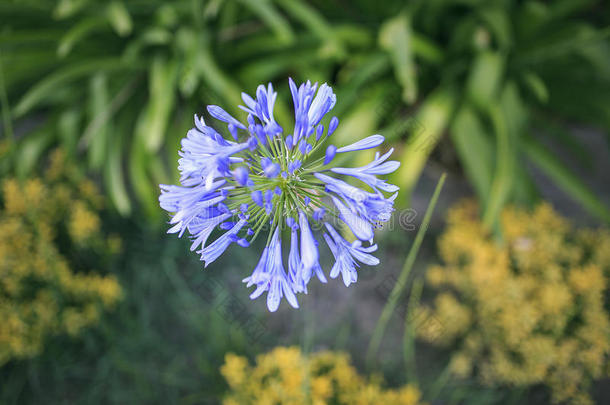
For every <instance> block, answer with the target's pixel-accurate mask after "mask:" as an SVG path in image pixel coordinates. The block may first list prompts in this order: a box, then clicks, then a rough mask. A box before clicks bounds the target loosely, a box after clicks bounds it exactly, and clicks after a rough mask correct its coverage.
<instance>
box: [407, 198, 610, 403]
mask: <svg viewBox="0 0 610 405" xmlns="http://www.w3.org/2000/svg"><path fill="white" fill-rule="evenodd" d="M477 214H478V209H477V207H476V205H475V204H474V203H473V202H471V201H467V202H462V203H460V204H458V205H457V206H456V207H455V208H453V209H452V210H451V211H450V213H449V214H448V219H447V224H448V225H447V229H446V231H445V232H444V234H443V235H442V236H441V237H440V238H439V253H440V256H441V258H442V260H443V264H442V265H435V266H432V267H431V268H430V269H429V272H428V275H427V278H428V280H429V281H430V283H431V284H432V285H433V286H435V287H441V286H444V285H447V286H450V287H452V290H451V291H452V292H451V293H449V292H442V293H440V294H439V295H438V296H437V299H436V300H435V301H434V307H433V308H427V307H423V308H420V309H419V311H420V312H422V313H425V314H426V316H427V317H428V318H429V319H437V320H438V321H439V322H440V323H441V324H442V333H441V334H440V335H437V336H433V335H431V334H430V333H429V332H428V331H426V330H425V329H423V328H417V329H416V332H417V333H418V335H419V337H420V338H422V339H424V340H428V341H430V342H432V343H435V344H439V345H441V344H442V345H445V346H447V345H451V347H452V349H453V350H454V352H453V353H454V354H453V356H452V359H451V367H450V368H451V370H452V372H453V373H454V374H456V375H457V376H460V377H469V376H470V375H471V374H472V373H477V375H478V377H479V378H480V379H481V380H482V381H483V382H485V383H489V384H508V385H515V384H516V385H523V386H527V385H533V384H538V383H542V384H545V385H547V386H548V387H549V388H550V390H551V395H552V398H553V401H554V402H564V401H567V402H572V403H587V402H589V401H590V399H589V397H588V395H587V392H586V390H587V387H588V384H589V382H590V381H591V380H592V379H596V378H601V377H603V376H604V374H607V372H608V368H609V366H608V361H607V360H606V359H607V358H608V357H609V356H610V319H609V316H608V313H607V312H606V310H605V307H604V299H605V298H604V296H605V295H606V294H607V277H609V276H610V254H609V253H608V251H610V232H608V230H606V229H602V230H595V231H592V230H574V229H572V227H571V225H570V224H569V222H568V221H567V220H565V219H564V218H561V217H560V216H559V215H557V214H556V213H555V212H554V211H553V209H552V208H551V206H550V205H548V204H541V205H539V206H538V207H536V208H535V209H534V210H533V211H531V212H528V211H525V210H523V209H519V208H507V209H505V210H504V212H503V213H502V216H501V218H502V221H501V223H502V227H501V229H502V238H501V239H502V240H501V241H500V242H498V241H497V239H496V238H494V237H493V236H492V235H489V234H488V232H487V231H486V230H485V228H484V227H483V225H482V224H481V223H480V221H479V220H478V219H477ZM473 365H476V366H477V367H476V368H475V367H473Z"/></svg>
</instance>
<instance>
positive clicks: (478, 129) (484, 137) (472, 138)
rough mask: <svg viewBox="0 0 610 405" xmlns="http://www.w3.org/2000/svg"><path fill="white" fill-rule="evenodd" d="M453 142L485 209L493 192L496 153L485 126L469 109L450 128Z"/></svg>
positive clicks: (456, 117)
mask: <svg viewBox="0 0 610 405" xmlns="http://www.w3.org/2000/svg"><path fill="white" fill-rule="evenodd" d="M451 139H452V141H453V143H454V144H455V148H456V151H457V153H458V156H459V158H460V162H461V163H462V166H463V167H464V171H465V172H466V176H467V177H468V179H469V180H470V182H471V183H472V185H473V186H474V189H475V191H476V193H477V195H478V196H479V199H480V200H481V201H482V202H483V205H485V204H486V202H487V200H488V198H489V192H490V188H491V180H492V177H491V175H492V172H493V162H494V153H495V151H494V150H493V144H492V141H491V139H490V138H489V134H488V132H487V131H486V129H485V128H484V126H483V123H482V122H481V120H480V119H479V117H478V115H477V114H476V113H475V111H474V110H473V109H472V108H471V107H469V106H468V105H464V106H462V108H460V110H459V111H458V113H457V114H456V116H455V118H454V120H453V122H452V124H451Z"/></svg>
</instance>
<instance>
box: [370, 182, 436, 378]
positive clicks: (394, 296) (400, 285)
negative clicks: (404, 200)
mask: <svg viewBox="0 0 610 405" xmlns="http://www.w3.org/2000/svg"><path fill="white" fill-rule="evenodd" d="M446 177H447V175H446V174H444V173H443V175H442V176H441V178H440V180H439V181H438V183H437V184H436V188H435V189H434V194H432V198H431V199H430V204H428V208H427V209H426V214H425V215H424V220H423V221H422V224H421V226H420V227H419V229H418V230H417V235H415V240H414V241H413V245H412V246H411V249H410V250H409V253H408V254H407V258H406V260H405V263H404V265H403V267H402V270H401V272H400V275H399V276H398V280H397V281H396V284H395V285H394V288H393V289H392V293H391V294H390V296H389V298H388V300H387V302H386V304H385V306H384V307H383V310H382V311H381V316H380V317H379V319H378V320H377V325H375V329H374V331H373V335H372V337H371V340H370V342H369V347H368V349H367V352H366V364H367V367H368V368H371V366H372V365H373V359H374V357H375V355H376V354H377V351H378V349H379V345H380V344H381V339H382V338H383V335H384V333H385V330H386V328H387V326H388V322H389V321H390V318H391V317H392V314H393V313H394V309H396V305H397V304H398V300H399V299H400V297H401V296H402V294H403V292H404V290H405V288H406V286H407V280H408V278H409V275H410V274H411V269H412V268H413V264H414V263H415V259H416V258H417V252H418V251H419V248H420V247H421V244H422V241H423V240H424V236H425V235H426V231H427V230H428V225H429V224H430V219H431V218H432V213H433V212H434V207H436V202H437V201H438V196H439V195H440V193H441V190H442V189H443V185H444V184H445V178H446Z"/></svg>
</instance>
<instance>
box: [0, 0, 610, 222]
mask: <svg viewBox="0 0 610 405" xmlns="http://www.w3.org/2000/svg"><path fill="white" fill-rule="evenodd" d="M602 8H603V5H602V3H601V2H597V1H590V0H559V1H554V2H542V1H509V0H503V1H491V2H490V1H484V0H435V1H422V0H414V1H409V2H406V4H405V3H404V2H402V1H395V0H390V1H385V2H383V3H382V5H381V4H380V3H378V2H371V1H365V0H356V1H351V2H343V1H321V0H316V1H311V2H305V1H303V0H249V1H246V0H210V1H203V0H183V1H173V2H165V1H159V0H151V1H141V0H124V1H120V0H112V1H95V2H94V1H90V0H59V1H43V0H30V1H19V2H17V1H4V2H2V4H0V19H1V20H2V21H3V27H2V29H1V31H0V52H1V65H0V69H1V71H0V73H1V74H0V102H1V105H2V112H3V114H2V117H3V124H4V131H3V132H4V134H5V135H7V136H8V139H11V135H12V132H13V131H14V127H16V126H17V125H16V123H19V122H20V121H28V119H29V120H30V121H31V122H34V123H35V124H36V125H35V126H34V127H33V128H29V127H28V128H29V130H28V131H26V132H27V134H26V135H24V136H20V137H17V139H15V142H12V141H9V142H8V143H7V144H5V145H4V146H5V147H4V148H3V150H4V151H5V153H7V154H8V156H9V157H10V159H5V161H6V162H8V163H4V164H3V165H2V167H3V169H4V170H8V171H15V172H16V173H17V174H19V175H25V174H27V173H29V172H30V171H31V170H32V169H33V167H34V166H35V165H36V162H37V160H38V158H39V156H41V154H42V153H43V152H44V151H45V150H46V149H47V148H49V147H51V146H52V145H54V144H61V145H62V146H63V147H64V148H65V149H66V150H68V151H71V153H73V154H78V155H83V156H85V157H86V162H87V164H88V166H89V167H90V168H91V169H94V170H96V171H98V172H99V173H101V174H102V176H103V179H104V183H105V188H106V190H107V193H108V194H109V196H110V198H111V200H112V201H113V203H114V206H115V207H116V208H117V210H118V211H119V212H121V213H123V214H128V213H130V212H131V211H132V210H133V209H134V206H137V207H141V208H143V209H144V212H146V213H147V214H149V215H152V216H155V215H156V216H158V215H160V210H158V209H157V203H156V200H157V194H158V190H157V186H156V185H157V184H158V183H159V182H167V181H170V180H172V177H174V176H175V175H176V170H175V160H176V156H177V155H176V152H177V149H178V147H179V139H180V138H181V137H182V136H183V135H184V133H185V131H186V130H187V129H188V128H189V127H190V126H191V125H192V121H191V120H192V114H193V113H195V112H197V113H201V112H202V111H203V110H204V104H222V106H223V107H225V108H226V109H228V110H229V111H230V112H232V113H235V114H237V115H238V116H239V117H241V118H243V113H242V112H240V111H239V110H238V109H237V108H236V106H237V104H239V103H240V99H239V94H240V92H241V91H242V90H243V91H246V92H253V91H254V89H255V87H256V85H257V84H259V83H263V82H267V81H273V82H275V83H276V87H277V88H278V89H279V91H280V92H281V93H283V96H284V97H282V95H281V96H280V97H279V98H278V99H279V100H282V99H283V100H289V99H290V98H289V97H287V86H286V85H285V84H286V78H287V76H292V77H294V78H295V79H296V80H297V81H301V80H306V79H311V80H318V81H328V82H330V83H331V84H333V85H334V86H335V89H336V90H337V93H338V94H337V95H338V100H339V102H338V104H337V106H336V110H337V111H336V115H338V116H339V117H340V118H341V120H342V124H341V125H340V127H339V128H340V129H339V131H338V132H337V134H336V139H335V140H334V142H335V143H337V144H342V143H346V142H348V141H349V140H351V138H360V137H363V136H366V135H369V134H371V133H373V132H380V133H382V134H384V135H385V136H386V137H387V138H388V139H389V140H390V141H391V142H392V143H393V144H394V145H395V146H396V147H397V148H398V152H399V156H400V160H401V161H402V166H401V169H400V171H399V172H397V173H396V174H395V175H394V178H393V179H392V180H393V181H394V182H396V184H399V185H400V186H401V187H402V190H403V192H402V193H401V198H402V202H403V203H405V202H407V201H408V198H409V195H410V193H411V191H412V190H413V188H414V186H415V185H416V182H417V180H418V178H419V176H420V174H421V172H422V170H423V167H424V165H425V163H426V161H427V160H428V159H429V158H430V157H431V156H433V155H432V153H433V151H434V150H435V149H437V148H451V149H454V150H455V152H456V153H457V156H458V157H459V161H460V165H461V167H462V168H463V170H464V172H465V174H466V176H467V177H468V179H469V180H470V182H471V183H472V186H473V188H474V190H475V191H476V193H477V195H478V197H479V199H480V201H481V207H482V208H481V211H482V215H483V218H484V222H485V224H486V225H487V226H488V227H492V226H494V224H495V223H496V221H497V218H498V213H499V212H500V210H501V208H502V206H503V205H504V204H505V203H506V202H507V201H520V202H529V203H531V202H533V201H535V200H536V199H537V192H536V187H535V185H534V184H533V182H532V180H531V178H530V175H529V173H528V171H527V170H526V165H525V163H524V162H525V161H528V162H533V164H534V165H535V166H537V167H539V168H540V169H541V171H542V172H544V173H545V174H546V175H548V177H549V178H551V179H552V180H553V181H554V182H555V183H556V184H557V185H558V186H559V187H561V188H562V189H563V190H565V191H566V192H567V193H569V194H570V195H571V196H572V197H573V198H574V199H575V200H577V201H579V202H580V204H581V205H582V206H583V207H584V208H586V209H587V210H588V211H589V212H591V213H592V214H594V215H596V216H597V217H599V218H602V219H604V220H606V221H608V220H610V211H609V210H608V207H607V206H606V205H604V203H603V202H602V201H600V200H599V198H598V197H597V196H596V195H595V193H594V192H593V191H592V190H590V188H589V187H587V186H586V185H585V183H583V181H582V179H581V178H579V177H578V176H577V175H576V174H575V171H574V170H572V169H571V168H570V167H569V166H568V165H567V164H566V163H565V162H563V161H562V160H560V159H559V158H558V157H557V156H556V155H554V154H553V153H550V152H549V151H548V150H547V148H546V146H544V145H545V143H544V142H545V141H547V140H548V139H545V137H546V138H551V141H552V142H555V143H558V144H563V145H564V146H566V147H567V148H569V150H570V151H571V153H572V154H573V155H575V156H577V157H580V158H581V160H582V161H584V162H585V163H586V162H587V160H588V158H587V151H586V147H585V146H584V145H582V143H581V141H580V140H579V139H577V138H576V137H575V136H574V135H572V134H571V133H570V132H569V131H568V130H566V129H565V127H566V122H570V123H576V122H578V123H585V124H587V125H593V126H597V127H600V128H601V129H602V130H603V131H605V132H606V133H607V130H608V128H610V49H609V44H608V35H609V34H610V29H609V28H608V26H607V19H606V20H604V19H603V18H604V17H603V13H600V11H601V10H602ZM290 110H291V106H290V105H288V104H282V105H279V106H278V108H277V115H278V118H279V121H280V122H282V123H283V124H284V125H285V127H288V125H289V123H290ZM30 126H31V125H30ZM334 136H335V135H334ZM443 138H446V139H447V142H444V141H443V142H441V140H442V139H443ZM433 157H434V156H433ZM134 196H135V197H136V198H137V201H138V203H137V205H136V204H134V200H133V198H132V197H134Z"/></svg>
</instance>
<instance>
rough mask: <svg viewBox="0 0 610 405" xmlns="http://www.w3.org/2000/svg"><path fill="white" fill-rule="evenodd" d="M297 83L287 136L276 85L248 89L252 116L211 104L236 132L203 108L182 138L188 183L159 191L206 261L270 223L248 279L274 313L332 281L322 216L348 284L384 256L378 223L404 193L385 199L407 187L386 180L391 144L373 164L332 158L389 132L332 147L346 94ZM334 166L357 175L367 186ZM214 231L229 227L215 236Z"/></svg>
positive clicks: (176, 227) (338, 270)
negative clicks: (218, 125)
mask: <svg viewBox="0 0 610 405" xmlns="http://www.w3.org/2000/svg"><path fill="white" fill-rule="evenodd" d="M289 85H290V91H291V93H292V100H293V103H294V116H295V125H294V128H293V131H292V133H288V134H285V131H284V129H283V128H282V127H281V126H280V125H279V124H278V123H277V122H276V120H275V117H274V115H273V110H274V105H275V100H276V98H277V93H276V92H275V91H274V89H273V86H272V85H271V84H269V85H268V86H267V87H265V86H263V85H261V86H259V87H258V88H257V90H256V96H255V98H253V97H251V96H249V95H248V94H246V93H242V99H243V101H244V104H245V106H240V108H241V109H242V110H243V111H245V112H246V113H247V114H248V116H247V120H246V123H243V122H241V121H240V120H238V119H237V118H235V117H233V116H232V115H231V114H229V113H228V112H227V111H225V110H224V109H222V108H221V107H219V106H208V112H209V114H210V115H211V116H212V117H213V118H216V119H217V120H219V121H221V122H223V123H224V124H226V125H227V132H228V133H229V134H230V135H231V138H232V140H229V139H226V138H225V137H223V136H222V135H221V134H220V133H219V132H218V131H217V130H215V129H214V128H212V127H211V126H209V125H207V124H206V123H205V121H204V120H203V118H200V117H197V116H195V128H192V129H191V130H189V131H188V133H187V135H186V138H184V139H183V140H182V149H181V151H180V153H179V154H180V159H179V160H178V169H179V171H180V174H181V176H180V183H181V185H161V196H160V197H159V202H160V205H161V207H162V208H163V209H164V210H166V211H168V212H170V213H172V214H173V216H172V218H171V220H170V224H171V225H172V227H171V228H170V229H169V231H168V232H169V233H178V236H182V234H183V233H184V232H186V231H188V234H189V235H190V237H191V240H192V245H191V250H197V252H198V253H199V254H200V255H201V260H202V261H204V263H205V266H208V265H209V264H210V263H212V262H213V261H215V260H216V259H217V258H218V257H219V256H220V255H222V253H223V252H224V251H225V250H226V249H227V248H228V247H229V246H230V245H231V244H233V243H236V244H237V245H239V246H242V247H248V246H250V245H251V243H252V241H253V240H254V239H256V238H257V237H258V236H259V235H260V234H261V233H262V232H263V230H264V229H267V228H268V227H269V225H270V227H271V228H270V230H269V232H268V235H267V243H266V247H265V248H264V249H263V252H262V254H261V258H260V260H259V262H258V264H257V266H256V267H255V269H254V271H253V273H252V274H251V275H250V276H249V277H247V278H245V279H244V282H245V283H247V286H248V287H250V286H255V287H256V288H255V290H254V292H253V293H252V294H251V295H250V297H251V298H252V299H254V298H257V297H259V296H260V295H262V294H263V293H265V292H266V293H267V307H268V308H269V310H270V311H275V310H277V308H278V307H279V305H280V301H281V299H282V298H286V300H287V301H288V303H289V304H290V305H291V306H293V307H294V308H298V302H297V298H296V294H297V293H307V285H308V283H309V281H310V280H311V278H312V277H313V276H314V275H315V276H316V277H317V278H318V280H320V281H321V282H323V283H325V282H326V276H325V275H324V272H323V270H322V267H321V265H320V262H319V257H320V255H319V247H320V245H319V242H318V240H317V239H316V236H315V234H314V229H313V228H314V227H313V226H312V225H313V224H324V225H325V227H326V229H327V232H328V233H326V234H325V235H324V239H325V240H326V243H327V245H328V247H329V249H330V251H331V252H332V254H333V256H334V257H335V260H336V263H335V265H334V266H333V267H332V270H331V273H330V276H331V278H335V277H337V276H338V275H339V274H342V276H343V281H344V283H345V285H349V284H350V283H353V282H355V281H356V279H357V272H356V267H357V265H358V264H357V263H358V262H361V263H364V264H367V265H376V264H378V263H379V260H378V259H377V258H375V257H373V256H372V255H371V254H370V253H371V252H373V251H375V250H376V248H377V245H374V244H373V237H374V229H375V228H376V227H377V226H378V225H379V223H381V222H386V221H388V220H389V219H390V215H391V213H392V211H393V205H394V199H395V198H396V194H394V195H392V196H389V197H386V196H385V195H384V192H386V193H391V192H393V193H395V192H396V191H397V190H398V187H396V186H394V185H391V184H388V183H386V182H385V181H384V180H383V179H379V178H377V176H378V175H385V174H389V173H391V172H393V171H394V170H396V169H397V168H398V166H399V165H400V163H399V162H396V161H388V160H387V159H388V158H389V156H390V154H391V153H392V150H390V151H388V152H387V153H385V154H384V155H382V156H380V155H379V153H377V155H376V156H375V159H374V161H373V162H371V163H370V164H368V165H366V166H362V167H356V168H346V167H338V166H333V165H332V163H333V158H334V157H335V155H336V154H343V153H349V152H354V151H360V150H365V149H372V148H376V147H378V146H380V145H381V144H382V143H383V141H384V138H383V136H381V135H372V136H369V137H367V138H364V139H361V140H359V141H357V142H355V143H353V144H351V145H344V146H340V147H336V146H335V145H327V146H325V147H323V146H322V145H323V144H324V143H326V141H327V140H328V138H329V137H330V136H331V135H332V133H333V132H334V131H335V130H336V129H337V126H338V124H339V120H338V119H337V117H332V118H331V119H330V121H326V122H327V123H326V124H323V123H322V121H323V119H324V117H325V116H326V114H327V113H328V112H329V111H330V110H332V108H333V107H334V105H335V103H336V101H337V98H336V96H335V94H334V92H333V89H332V88H331V87H330V86H328V85H327V84H326V83H325V84H322V85H321V86H319V87H318V84H317V83H313V84H312V83H311V82H309V81H308V82H306V83H303V84H301V85H300V86H298V87H297V85H296V84H295V83H294V82H293V81H292V79H290V80H289ZM325 129H326V132H325ZM324 151H326V154H324V153H323V152H324ZM337 160H340V159H337ZM333 174H334V175H343V176H350V177H353V178H356V179H358V180H360V181H361V182H362V186H363V187H364V188H360V187H357V186H354V185H351V184H348V183H346V182H345V181H343V180H340V179H339V178H337V177H334V176H333ZM333 219H334V220H338V221H343V222H344V223H345V224H346V225H347V227H348V228H349V229H350V230H351V231H352V233H353V234H354V236H355V237H356V238H357V240H356V241H355V242H352V243H349V242H347V241H346V240H345V239H344V238H343V237H342V236H341V235H340V234H339V233H338V232H337V231H336V230H335V228H334V227H333V226H332V225H331V224H330V223H329V221H331V220H333ZM283 229H287V230H289V231H287V232H286V235H288V233H289V234H290V239H289V240H290V244H289V246H290V249H289V254H288V257H287V267H285V266H284V260H283V256H282V230H283ZM214 231H220V232H223V233H222V234H221V235H220V236H218V237H217V238H216V239H215V240H214V241H213V242H211V243H208V239H209V238H210V237H211V235H212V234H213V233H214ZM286 239H287V238H286ZM363 243H367V246H363Z"/></svg>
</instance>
